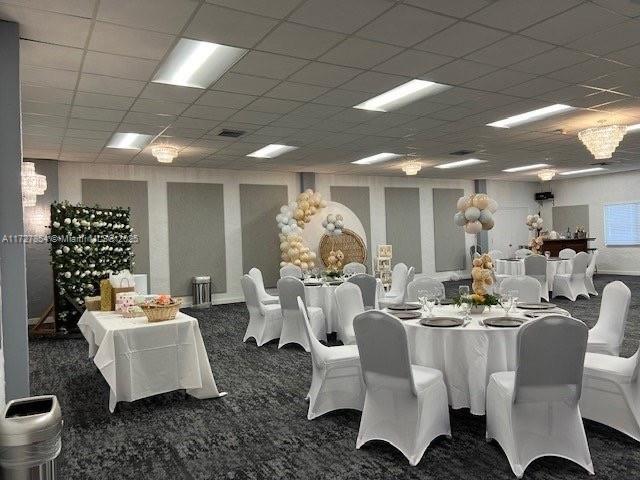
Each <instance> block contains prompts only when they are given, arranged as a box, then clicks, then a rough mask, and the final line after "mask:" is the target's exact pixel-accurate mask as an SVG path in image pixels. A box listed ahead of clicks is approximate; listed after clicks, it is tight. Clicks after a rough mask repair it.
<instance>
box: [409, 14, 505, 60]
mask: <svg viewBox="0 0 640 480" xmlns="http://www.w3.org/2000/svg"><path fill="white" fill-rule="evenodd" d="M506 36H508V33H505V32H501V31H499V30H494V29H493V28H489V27H483V26H482V25H476V24H474V23H469V22H458V23H456V24H454V25H452V26H450V27H449V28H447V29H446V30H443V31H442V32H439V33H437V34H435V35H434V36H432V37H429V38H428V39H427V40H425V41H424V42H422V43H420V44H418V45H416V48H418V49H420V50H427V51H429V52H435V53H440V54H442V55H449V56H453V57H462V56H464V55H466V54H467V53H471V52H473V51H474V50H478V49H479V48H482V47H485V46H487V45H489V44H491V43H493V42H496V41H498V40H500V39H501V38H504V37H506Z"/></svg>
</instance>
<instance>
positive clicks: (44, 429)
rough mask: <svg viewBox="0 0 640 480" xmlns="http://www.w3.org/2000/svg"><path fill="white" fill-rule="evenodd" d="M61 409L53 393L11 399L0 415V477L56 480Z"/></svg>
mask: <svg viewBox="0 0 640 480" xmlns="http://www.w3.org/2000/svg"><path fill="white" fill-rule="evenodd" d="M61 447H62V412H61V411H60V405H59V404H58V399H57V398H56V397H55V396H54V395H44V396H40V397H29V398H21V399H18V400H11V401H10V402H9V403H8V404H7V406H6V407H5V409H4V412H3V414H2V418H0V471H1V473H2V475H0V477H1V478H2V479H3V480H54V479H55V478H56V468H55V460H56V458H57V457H58V455H59V454H60V449H61Z"/></svg>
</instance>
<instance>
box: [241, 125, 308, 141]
mask: <svg viewBox="0 0 640 480" xmlns="http://www.w3.org/2000/svg"><path fill="white" fill-rule="evenodd" d="M299 131H300V130H299V129H297V128H286V127H272V126H268V127H262V128H261V129H259V130H257V131H256V135H263V136H270V137H278V138H284V137H289V136H291V135H295V134H296V133H298V132H299ZM243 141H244V139H243Z"/></svg>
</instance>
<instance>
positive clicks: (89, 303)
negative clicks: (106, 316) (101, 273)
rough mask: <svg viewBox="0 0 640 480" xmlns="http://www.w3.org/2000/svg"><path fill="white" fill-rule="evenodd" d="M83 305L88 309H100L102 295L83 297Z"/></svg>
mask: <svg viewBox="0 0 640 480" xmlns="http://www.w3.org/2000/svg"><path fill="white" fill-rule="evenodd" d="M84 306H85V308H86V309H87V310H89V311H96V310H101V309H102V297H84Z"/></svg>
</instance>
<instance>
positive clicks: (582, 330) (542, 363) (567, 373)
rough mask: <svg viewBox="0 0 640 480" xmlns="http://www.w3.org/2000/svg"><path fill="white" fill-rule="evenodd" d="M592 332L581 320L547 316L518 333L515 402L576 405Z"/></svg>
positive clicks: (536, 320) (523, 327) (525, 325)
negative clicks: (552, 402) (557, 402)
mask: <svg viewBox="0 0 640 480" xmlns="http://www.w3.org/2000/svg"><path fill="white" fill-rule="evenodd" d="M588 335H589V329H588V328H587V326H586V325H585V324H584V323H582V322H581V321H580V320H576V319H575V318H571V317H565V316H563V315H547V316H544V317H540V318H537V319H535V320H530V321H528V322H527V323H525V324H524V325H523V326H522V327H520V330H519V331H518V342H517V345H518V346H517V358H518V359H517V366H516V379H515V389H514V394H513V403H528V402H550V401H566V402H570V403H571V404H573V405H576V404H577V403H578V401H579V400H580V395H581V391H582V372H583V368H584V356H585V352H586V349H587V337H588Z"/></svg>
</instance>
